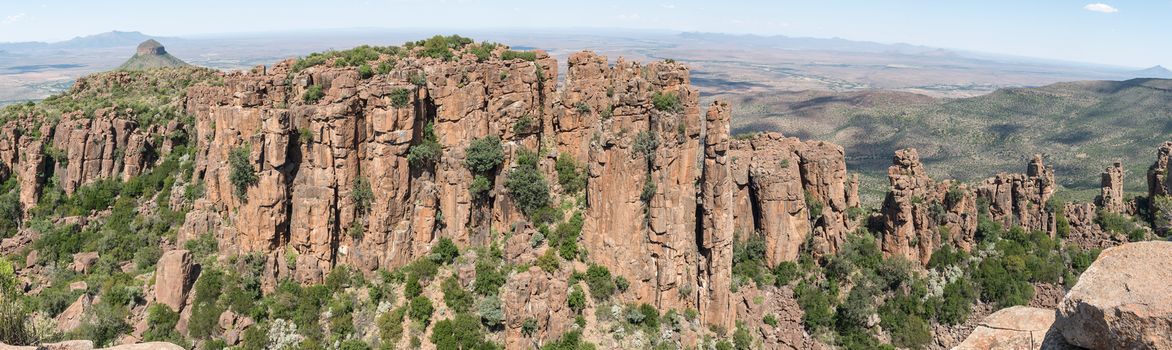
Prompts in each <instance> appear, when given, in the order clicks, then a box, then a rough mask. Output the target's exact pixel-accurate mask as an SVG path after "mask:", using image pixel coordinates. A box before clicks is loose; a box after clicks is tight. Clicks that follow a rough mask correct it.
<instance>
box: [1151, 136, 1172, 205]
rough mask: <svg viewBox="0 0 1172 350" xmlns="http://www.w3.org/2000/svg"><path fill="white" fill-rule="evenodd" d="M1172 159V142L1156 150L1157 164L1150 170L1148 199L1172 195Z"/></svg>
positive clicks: (1165, 143) (1153, 164)
mask: <svg viewBox="0 0 1172 350" xmlns="http://www.w3.org/2000/svg"><path fill="white" fill-rule="evenodd" d="M1170 158H1172V141H1170V142H1164V144H1163V145H1160V147H1159V148H1158V149H1157V150H1156V162H1155V163H1152V166H1151V167H1149V168H1148V198H1155V197H1156V196H1167V195H1168V194H1169V193H1172V183H1169V181H1172V179H1170V178H1169V177H1168V166H1169V165H1170V163H1169V159H1170Z"/></svg>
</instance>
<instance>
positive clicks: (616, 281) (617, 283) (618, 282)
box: [614, 276, 691, 294]
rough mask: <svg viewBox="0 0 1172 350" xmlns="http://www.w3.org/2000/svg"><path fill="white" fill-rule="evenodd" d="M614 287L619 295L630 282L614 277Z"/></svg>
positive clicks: (624, 278) (628, 286)
mask: <svg viewBox="0 0 1172 350" xmlns="http://www.w3.org/2000/svg"><path fill="white" fill-rule="evenodd" d="M614 286H615V288H618V290H619V292H620V293H622V292H626V291H627V288H630V287H631V282H629V281H627V278H626V277H623V276H615V278H614ZM684 294H691V293H684Z"/></svg>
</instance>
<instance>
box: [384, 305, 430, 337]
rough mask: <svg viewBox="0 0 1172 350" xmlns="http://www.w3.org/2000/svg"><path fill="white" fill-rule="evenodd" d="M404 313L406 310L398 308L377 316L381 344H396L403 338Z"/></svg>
mask: <svg viewBox="0 0 1172 350" xmlns="http://www.w3.org/2000/svg"><path fill="white" fill-rule="evenodd" d="M406 313H407V311H406V308H404V307H399V308H395V309H394V310H391V311H389V312H387V313H384V314H383V315H382V316H379V318H378V320H377V321H376V322H377V323H378V330H379V339H380V340H381V341H382V343H383V344H395V343H398V342H399V339H400V338H402V337H403V317H404V315H405V314H406ZM437 326H438V325H437Z"/></svg>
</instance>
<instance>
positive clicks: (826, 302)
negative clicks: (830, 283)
mask: <svg viewBox="0 0 1172 350" xmlns="http://www.w3.org/2000/svg"><path fill="white" fill-rule="evenodd" d="M794 294H795V296H796V297H797V299H798V305H799V306H801V307H802V311H805V315H803V316H802V324H803V325H805V326H806V330H807V331H810V332H811V333H813V332H817V331H818V330H822V329H828V328H829V327H830V325H831V324H833V322H834V311H833V310H832V309H831V305H832V300H833V296H831V295H830V294H829V293H826V292H825V291H823V290H821V289H820V288H818V287H817V286H815V285H812V284H810V283H808V282H805V281H803V282H802V283H799V284H798V286H797V288H795V289H794Z"/></svg>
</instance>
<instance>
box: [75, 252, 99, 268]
mask: <svg viewBox="0 0 1172 350" xmlns="http://www.w3.org/2000/svg"><path fill="white" fill-rule="evenodd" d="M96 263H98V252H87V253H77V254H73V265H72V267H73V271H75V272H80V273H89V271H90V268H92V267H94V264H96Z"/></svg>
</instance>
